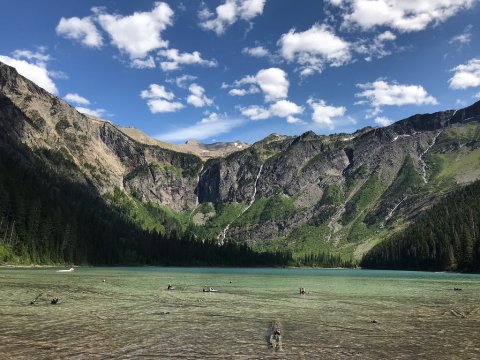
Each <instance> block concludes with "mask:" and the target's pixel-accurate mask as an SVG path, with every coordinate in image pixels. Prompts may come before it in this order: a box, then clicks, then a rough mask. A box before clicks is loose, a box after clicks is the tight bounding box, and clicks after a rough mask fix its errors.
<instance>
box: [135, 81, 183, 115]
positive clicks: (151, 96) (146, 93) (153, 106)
mask: <svg viewBox="0 0 480 360" xmlns="http://www.w3.org/2000/svg"><path fill="white" fill-rule="evenodd" d="M140 97H141V98H142V99H147V105H148V107H149V108H150V111H151V112H152V113H153V114H155V113H162V112H175V111H178V110H180V109H183V108H184V107H185V106H184V105H183V104H182V103H181V102H179V101H174V99H175V95H174V94H173V93H172V92H170V91H168V90H167V89H165V87H164V86H163V85H158V84H151V85H150V86H149V89H148V90H143V91H142V92H141V93H140Z"/></svg>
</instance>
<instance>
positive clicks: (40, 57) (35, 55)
mask: <svg viewBox="0 0 480 360" xmlns="http://www.w3.org/2000/svg"><path fill="white" fill-rule="evenodd" d="M12 56H13V57H14V58H15V59H20V58H26V59H28V60H34V61H36V62H37V63H39V62H40V63H46V62H47V61H49V60H51V57H50V55H48V54H45V52H43V51H36V52H33V51H30V50H15V51H14V52H13V53H12Z"/></svg>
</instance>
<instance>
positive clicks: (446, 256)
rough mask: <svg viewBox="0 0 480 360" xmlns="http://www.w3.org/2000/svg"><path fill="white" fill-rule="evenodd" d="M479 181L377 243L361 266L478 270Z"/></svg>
mask: <svg viewBox="0 0 480 360" xmlns="http://www.w3.org/2000/svg"><path fill="white" fill-rule="evenodd" d="M479 224H480V182H479V181H477V182H475V183H473V184H471V185H469V186H466V187H464V188H462V189H460V190H457V191H455V192H453V193H452V194H450V195H448V196H447V197H446V198H444V199H442V200H441V201H440V202H439V203H438V204H436V205H435V206H433V207H432V208H431V209H429V210H427V211H426V212H425V213H423V214H422V215H420V216H419V217H418V219H416V220H415V221H414V222H413V223H412V224H411V225H410V226H409V227H407V228H406V229H405V230H404V231H402V232H400V233H399V234H396V235H394V236H392V237H391V238H390V239H388V240H386V241H384V242H382V243H380V244H378V245H376V246H375V247H374V248H373V249H372V250H370V251H369V252H368V253H367V254H366V255H365V257H364V258H363V260H362V264H361V265H362V267H366V268H374V269H375V268H376V269H409V270H430V271H432V270H435V271H476V272H478V271H479V270H480V227H479Z"/></svg>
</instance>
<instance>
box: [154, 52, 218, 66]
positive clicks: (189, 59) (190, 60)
mask: <svg viewBox="0 0 480 360" xmlns="http://www.w3.org/2000/svg"><path fill="white" fill-rule="evenodd" d="M158 55H160V56H162V57H164V58H165V61H162V62H161V63H160V67H161V68H162V70H163V71H172V70H177V69H179V68H180V67H181V65H193V64H195V65H201V66H205V67H215V66H218V63H217V61H216V60H205V59H202V56H201V54H200V53H199V52H198V51H194V52H192V53H188V52H185V53H180V52H179V51H178V50H177V49H167V50H160V51H159V52H158Z"/></svg>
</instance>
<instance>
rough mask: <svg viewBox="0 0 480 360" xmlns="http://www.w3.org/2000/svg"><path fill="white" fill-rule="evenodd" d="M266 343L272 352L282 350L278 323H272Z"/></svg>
mask: <svg viewBox="0 0 480 360" xmlns="http://www.w3.org/2000/svg"><path fill="white" fill-rule="evenodd" d="M268 342H269V344H270V346H271V347H272V348H273V349H274V350H277V351H278V350H282V331H281V329H280V324H279V323H278V321H272V325H271V327H270V336H269V338H268Z"/></svg>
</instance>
